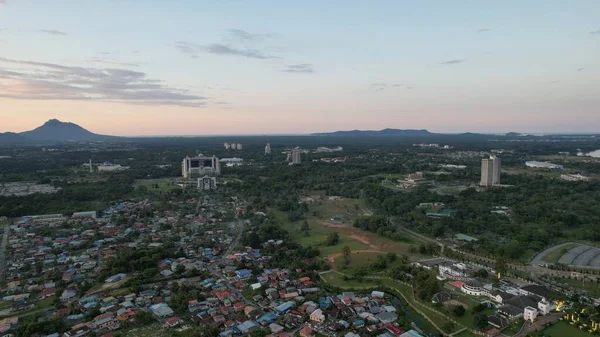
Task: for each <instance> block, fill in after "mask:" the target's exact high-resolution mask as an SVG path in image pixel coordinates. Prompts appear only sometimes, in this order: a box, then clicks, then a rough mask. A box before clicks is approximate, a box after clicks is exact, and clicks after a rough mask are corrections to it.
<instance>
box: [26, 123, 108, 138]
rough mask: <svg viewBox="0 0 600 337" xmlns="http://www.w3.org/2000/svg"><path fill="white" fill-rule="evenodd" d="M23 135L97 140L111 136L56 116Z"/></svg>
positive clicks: (27, 136)
mask: <svg viewBox="0 0 600 337" xmlns="http://www.w3.org/2000/svg"><path fill="white" fill-rule="evenodd" d="M20 135H21V136H23V137H25V138H28V139H30V140H35V141H69V140H75V141H95V140H103V139H108V138H111V137H110V136H102V135H98V134H95V133H93V132H90V131H88V130H86V129H84V128H82V127H81V126H79V125H77V124H75V123H71V122H61V121H59V120H58V119H56V118H52V119H49V120H48V121H47V122H46V123H44V125H42V126H40V127H37V128H35V129H33V130H31V131H25V132H21V133H20Z"/></svg>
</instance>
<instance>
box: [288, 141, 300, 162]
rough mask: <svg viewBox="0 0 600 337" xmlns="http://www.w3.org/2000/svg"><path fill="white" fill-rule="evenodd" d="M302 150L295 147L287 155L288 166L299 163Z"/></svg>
mask: <svg viewBox="0 0 600 337" xmlns="http://www.w3.org/2000/svg"><path fill="white" fill-rule="evenodd" d="M301 157H302V150H301V149H300V148H299V147H297V146H296V147H295V148H294V149H293V150H292V151H291V152H290V153H289V155H288V161H289V162H290V165H298V164H300V162H301V159H302V158H301Z"/></svg>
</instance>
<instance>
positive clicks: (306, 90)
mask: <svg viewBox="0 0 600 337" xmlns="http://www.w3.org/2000/svg"><path fill="white" fill-rule="evenodd" d="M599 17H600V2H599V1H583V0H581V1H577V2H574V3H567V2H565V1H551V0H545V1H534V0H530V1H487V2H481V1H441V0H440V1H301V2H297V1H293V2H292V1H285V2H282V1H267V0H263V1H235V0H221V1H216V0H215V1H183V0H181V1H162V0H148V1H133V0H132V1H126V0H121V1H86V0H81V1H67V0H56V1H51V2H50V1H28V0H4V1H2V0H0V50H1V51H2V52H1V53H0V107H2V109H0V119H2V120H3V121H6V122H3V123H0V131H22V130H26V129H29V128H31V127H34V126H36V125H39V124H40V123H42V122H43V121H44V120H46V119H49V118H59V119H63V120H69V121H73V122H76V123H79V124H81V125H83V126H85V127H87V128H89V129H92V130H94V131H96V132H103V133H109V134H120V135H134V134H139V135H154V134H156V135H158V134H218V133H227V134H231V133H248V134H254V133H304V132H316V131H330V130H339V129H355V128H358V129H367V128H369V129H379V128H385V127H393V128H427V129H429V130H433V131H438V132H463V131H477V132H502V131H520V132H598V131H600V122H598V120H600V118H598V115H599V112H600V89H598V88H600V64H599V63H600V61H598V59H600V21H598V18H599Z"/></svg>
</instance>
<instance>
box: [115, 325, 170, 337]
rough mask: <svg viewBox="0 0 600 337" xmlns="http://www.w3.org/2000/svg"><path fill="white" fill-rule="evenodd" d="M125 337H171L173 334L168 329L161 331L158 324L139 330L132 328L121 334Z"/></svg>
mask: <svg viewBox="0 0 600 337" xmlns="http://www.w3.org/2000/svg"><path fill="white" fill-rule="evenodd" d="M123 336H126V337H139V336H148V337H170V336H173V332H172V331H169V330H168V329H161V327H160V324H151V325H147V326H144V327H141V328H133V329H131V330H129V331H127V332H125V333H124V334H123Z"/></svg>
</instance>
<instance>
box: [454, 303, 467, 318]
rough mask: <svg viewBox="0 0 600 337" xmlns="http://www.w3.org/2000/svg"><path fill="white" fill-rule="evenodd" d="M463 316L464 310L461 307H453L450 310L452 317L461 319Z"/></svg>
mask: <svg viewBox="0 0 600 337" xmlns="http://www.w3.org/2000/svg"><path fill="white" fill-rule="evenodd" d="M464 314H465V308H464V307H463V306H462V305H455V306H454V307H453V308H452V315H454V316H456V317H461V316H462V315H464Z"/></svg>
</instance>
